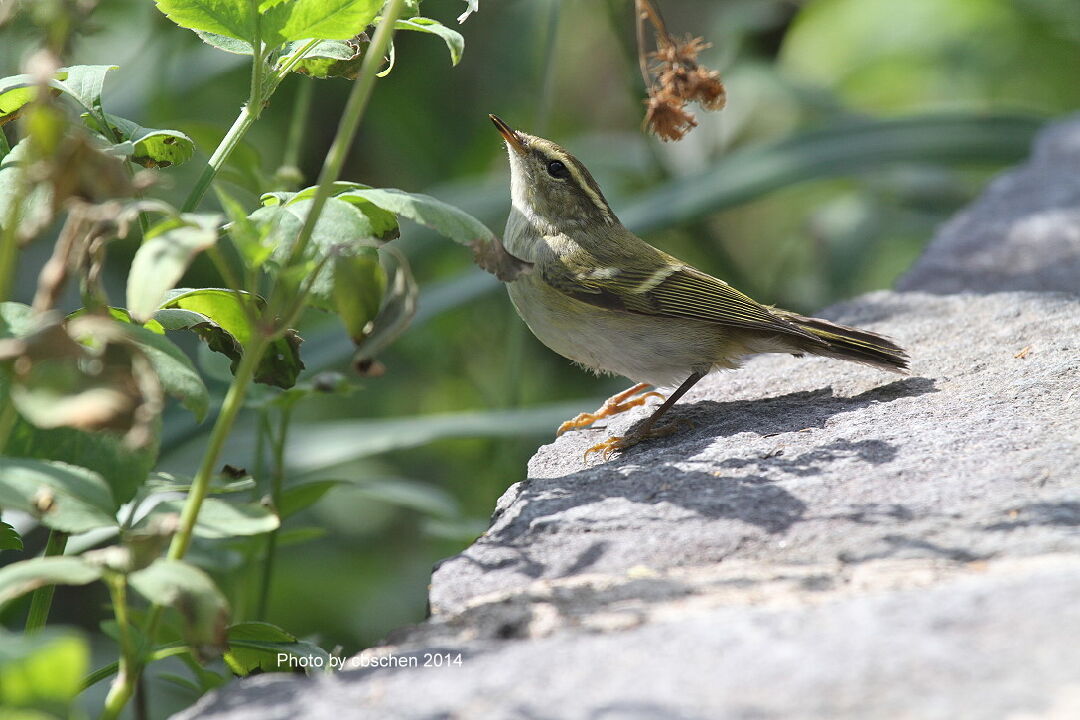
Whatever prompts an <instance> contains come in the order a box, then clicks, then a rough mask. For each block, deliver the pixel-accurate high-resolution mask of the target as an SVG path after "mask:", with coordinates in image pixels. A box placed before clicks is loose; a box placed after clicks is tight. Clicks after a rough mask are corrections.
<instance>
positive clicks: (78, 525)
mask: <svg viewBox="0 0 1080 720" xmlns="http://www.w3.org/2000/svg"><path fill="white" fill-rule="evenodd" d="M0 507H6V508H12V509H15V510H22V511H23V512H27V513H30V514H31V515H33V516H34V517H36V518H38V519H39V520H40V521H41V523H42V524H44V525H46V526H48V527H51V528H54V529H56V530H62V531H64V532H69V533H78V532H86V531H87V530H93V529H94V528H99V527H114V526H115V525H116V508H117V505H116V503H115V502H114V500H113V495H112V493H111V492H110V490H109V486H108V485H107V484H106V482H105V481H104V480H103V479H102V477H101V476H100V475H98V474H97V473H95V472H91V471H90V470H87V469H86V468H81V467H76V466H74V465H67V464H65V463H61V462H47V461H44V460H33V459H24V458H13V457H0Z"/></svg>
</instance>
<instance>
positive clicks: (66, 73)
mask: <svg viewBox="0 0 1080 720" xmlns="http://www.w3.org/2000/svg"><path fill="white" fill-rule="evenodd" d="M116 69H117V66H116V65H72V66H71V67H66V68H61V69H60V71H59V72H57V74H56V76H57V79H55V80H51V81H50V82H49V84H50V85H52V86H53V87H55V88H58V89H59V90H61V91H62V92H64V93H65V94H67V95H68V96H69V97H71V98H72V99H74V100H75V101H76V102H77V103H79V104H80V105H82V106H83V107H84V108H86V109H87V110H89V111H90V112H91V113H100V112H101V90H102V88H103V87H104V86H105V74H106V73H108V72H109V71H110V70H116Z"/></svg>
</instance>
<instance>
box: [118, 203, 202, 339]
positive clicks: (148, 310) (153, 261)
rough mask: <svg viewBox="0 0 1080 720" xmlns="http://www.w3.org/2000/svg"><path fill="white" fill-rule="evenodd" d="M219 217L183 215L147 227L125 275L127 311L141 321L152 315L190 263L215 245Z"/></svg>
mask: <svg viewBox="0 0 1080 720" xmlns="http://www.w3.org/2000/svg"><path fill="white" fill-rule="evenodd" d="M220 225H221V216H220V215H195V214H190V213H185V214H183V215H180V216H179V217H171V218H166V219H165V220H162V221H161V222H159V223H157V224H156V225H154V226H153V227H151V228H150V229H149V230H148V231H147V233H146V236H145V240H144V242H143V244H142V245H141V246H140V247H139V249H138V250H137V251H136V252H135V258H134V259H133V260H132V261H131V271H130V272H129V273H128V285H127V306H128V307H127V309H128V312H130V313H131V316H132V317H133V318H135V319H136V320H138V321H139V322H143V321H145V320H147V319H149V318H150V316H151V315H153V314H154V311H156V310H157V309H158V308H159V307H160V306H161V304H162V302H163V301H164V300H165V297H166V295H167V293H168V292H169V291H170V290H172V289H173V288H174V287H175V286H176V283H177V282H179V280H180V278H181V277H183V275H184V272H185V271H186V270H187V269H188V266H189V265H191V261H192V260H193V259H194V258H195V256H196V255H198V254H199V253H200V252H202V251H203V250H205V249H206V248H208V247H210V246H212V245H213V244H214V243H215V242H217V237H218V227H219V226H220Z"/></svg>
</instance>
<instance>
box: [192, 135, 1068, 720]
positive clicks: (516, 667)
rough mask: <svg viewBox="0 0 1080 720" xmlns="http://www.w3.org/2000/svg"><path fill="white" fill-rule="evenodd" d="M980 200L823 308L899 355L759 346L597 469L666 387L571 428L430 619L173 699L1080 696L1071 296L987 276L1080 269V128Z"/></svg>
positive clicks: (822, 709) (1045, 276)
mask: <svg viewBox="0 0 1080 720" xmlns="http://www.w3.org/2000/svg"><path fill="white" fill-rule="evenodd" d="M1055 159H1056V160H1057V161H1060V162H1062V163H1064V164H1066V165H1068V166H1069V167H1071V170H1069V172H1071V173H1072V175H1071V177H1069V176H1068V175H1069V172H1066V170H1065V169H1064V168H1057V169H1054V168H1055V167H1056V166H1055V165H1054V162H1055ZM1040 168H1041V169H1040ZM1058 170H1060V174H1055V173H1058ZM1040 172H1042V173H1044V175H1043V178H1044V182H1053V183H1055V184H1056V185H1055V188H1043V189H1044V190H1045V191H1046V192H1045V193H1039V192H1037V191H1036V190H1035V189H1034V188H1033V186H1034V185H1036V184H1038V182H1039V179H1038V177H1037V176H1038V174H1039V173H1040ZM1046 178H1050V179H1049V180H1046ZM1057 185H1063V186H1068V188H1071V189H1068V188H1066V189H1062V188H1060V187H1057ZM1070 193H1072V194H1070ZM1048 196H1053V198H1057V199H1053V200H1050V199H1048ZM987 198H989V199H987ZM987 198H984V199H983V200H981V201H979V202H978V203H976V204H975V205H974V206H973V207H972V208H971V209H970V210H969V211H968V212H967V213H965V214H964V215H961V216H960V217H959V218H958V219H957V220H955V221H954V222H953V223H951V224H950V225H949V226H947V227H946V228H945V229H944V230H943V232H942V234H941V235H940V237H939V238H938V240H937V241H936V242H935V243H934V245H933V246H932V247H931V249H930V251H929V252H928V254H927V256H926V258H924V259H923V260H922V261H920V263H919V264H917V266H916V267H915V268H914V269H913V270H912V272H911V273H910V274H909V275H908V276H907V277H906V278H905V280H904V281H903V286H904V288H905V289H906V290H908V292H898V293H894V292H880V293H874V294H872V295H868V296H864V297H862V298H859V299H857V300H854V301H852V302H849V303H846V304H843V305H840V306H836V307H834V308H832V309H831V310H830V311H828V312H827V313H824V314H825V315H827V316H828V317H830V318H833V319H836V320H839V321H841V322H845V323H851V324H856V325H860V326H865V327H868V328H870V329H874V330H878V331H880V332H884V333H886V334H889V335H891V336H892V337H894V338H895V339H896V340H898V341H899V342H900V343H901V344H903V345H904V346H906V347H907V348H909V350H910V351H911V354H912V373H911V375H909V376H892V375H888V374H886V373H882V372H880V371H876V370H873V369H870V368H865V367H862V366H858V365H854V364H850V363H842V362H837V361H828V360H821V359H795V358H790V357H779V356H775V357H763V358H757V359H754V360H752V361H751V362H749V363H747V365H746V367H745V368H744V369H742V370H740V371H738V372H734V373H725V374H722V375H714V376H711V377H709V378H707V379H706V380H704V381H702V382H701V383H699V385H698V386H697V387H695V388H694V389H693V390H692V391H691V392H690V393H688V394H687V396H686V397H685V398H684V399H683V400H682V401H681V402H680V403H679V405H677V406H676V407H675V408H674V409H673V411H672V412H673V417H674V418H679V419H684V420H688V421H690V422H691V423H692V424H693V426H692V429H690V430H688V431H686V432H683V433H681V434H678V435H674V436H671V437H668V438H663V439H659V440H655V441H652V442H650V443H648V444H643V445H641V446H638V447H637V448H634V449H632V450H631V451H630V452H628V453H626V454H625V455H624V456H620V457H616V458H614V459H613V460H611V461H609V462H607V463H601V462H599V461H597V460H593V462H592V463H591V464H589V463H585V462H584V461H583V459H582V453H583V452H584V450H585V449H586V448H588V447H589V446H591V445H593V444H595V443H596V442H598V441H599V440H601V439H602V438H604V437H605V436H606V435H607V434H609V433H616V434H622V433H624V432H625V431H626V430H627V429H628V428H629V427H630V426H632V425H633V424H635V423H637V422H640V421H641V420H642V419H643V418H644V417H645V416H646V415H647V413H648V412H650V410H649V408H638V409H636V410H634V411H631V412H630V413H627V414H625V415H623V416H620V417H618V418H616V419H614V420H613V421H612V422H611V424H610V427H607V428H598V429H594V430H588V431H583V432H576V433H570V434H567V435H564V436H563V437H561V438H559V439H558V441H556V442H555V443H553V444H551V445H547V446H545V447H543V448H541V449H540V451H539V452H538V453H537V455H536V456H535V457H534V458H533V460H532V461H531V462H530V464H529V472H528V479H527V480H525V481H524V482H521V483H517V484H515V485H514V486H513V487H511V488H510V489H509V490H508V491H507V493H506V494H505V495H504V496H503V498H502V499H501V500H500V501H499V503H498V506H497V508H496V511H495V515H494V517H493V521H492V526H491V528H490V529H489V530H488V531H487V532H486V533H485V534H484V536H483V537H481V538H480V539H478V540H477V541H476V543H474V544H473V545H472V546H471V547H470V548H468V549H467V550H465V551H464V552H463V553H461V554H460V555H458V556H456V557H453V558H450V559H448V560H446V561H444V562H443V563H441V564H440V565H439V566H438V568H437V569H436V571H435V573H434V575H433V579H432V586H431V593H430V597H431V606H432V612H433V616H432V618H431V619H429V620H428V621H427V622H425V623H423V624H421V625H418V626H416V627H412V628H404V629H402V630H401V631H399V632H398V633H396V634H395V636H394V637H391V638H389V639H388V641H387V644H386V646H384V647H381V648H373V649H371V650H368V651H365V653H363V654H362V655H361V656H358V657H357V658H354V659H353V660H354V665H365V667H355V668H354V669H349V670H346V671H344V672H341V673H338V674H336V675H328V676H323V677H319V678H316V679H314V680H311V679H302V678H297V677H295V676H287V675H263V676H260V677H257V678H252V679H250V680H247V681H244V682H242V683H239V684H237V685H234V686H232V687H230V688H227V689H225V690H224V691H222V692H217V693H212V694H210V695H208V696H207V697H206V698H204V699H203V701H201V702H200V703H199V704H198V705H197V706H196V707H195V708H192V709H190V710H188V711H187V712H185V713H183V714H182V715H181V716H180V717H184V718H195V717H212V718H228V719H229V720H240V719H242V718H253V719H254V718H260V719H261V718H294V717H335V718H338V719H339V720H346V719H351V718H474V717H476V718H481V717H482V718H596V719H599V718H633V719H637V718H641V719H643V720H644V719H645V718H673V719H677V720H697V719H699V718H701V719H704V718H717V717H731V718H896V717H918V718H957V717H964V718H1011V719H1013V720H1026V719H1028V718H1062V719H1064V718H1076V717H1080V672H1078V671H1077V668H1080V643H1078V642H1076V638H1077V637H1080V603H1078V602H1077V598H1078V597H1080V552H1078V551H1080V352H1078V349H1080V347H1078V345H1080V340H1078V339H1080V295H1076V294H1069V293H1049V292H1043V293H1037V292H999V293H991V292H990V291H991V290H994V289H1000V287H1006V288H1011V289H1032V288H1039V289H1046V288H1058V289H1062V288H1064V289H1069V288H1080V247H1076V246H1074V245H1070V243H1072V242H1073V240H1070V239H1069V238H1071V237H1073V236H1071V235H1069V233H1070V232H1073V230H1075V229H1076V228H1078V227H1080V218H1078V217H1076V216H1074V215H1071V214H1070V213H1076V212H1078V211H1077V210H1075V209H1073V210H1069V209H1067V208H1066V206H1067V205H1068V203H1069V202H1072V203H1073V207H1074V208H1080V122H1077V123H1072V124H1071V125H1068V124H1066V125H1061V126H1058V127H1056V128H1053V129H1051V130H1050V131H1048V132H1047V133H1046V134H1044V136H1043V138H1042V139H1041V140H1040V142H1039V145H1038V149H1037V151H1036V154H1035V157H1034V158H1033V160H1032V161H1031V163H1030V164H1029V165H1028V166H1025V167H1024V168H1021V169H1020V170H1018V171H1014V172H1013V173H1011V174H1009V175H1006V176H1004V177H1003V178H1001V179H999V180H998V181H997V182H996V183H995V184H994V185H993V186H992V188H991V189H990V190H989V192H988V196H987ZM995 198H996V199H995ZM1070 198H1071V200H1070ZM1014 199H1015V200H1016V202H1015V203H1012V200H1014ZM1021 200H1024V202H1021ZM1003 203H1004V204H1005V205H1007V206H1008V207H1005V208H1003ZM1010 203H1012V204H1010ZM1055 203H1057V204H1055ZM1054 208H1058V209H1056V210H1055V209H1054ZM1046 213H1050V215H1046ZM1032 217H1040V218H1050V219H1043V220H1039V221H1038V222H1037V223H1035V224H1039V223H1046V228H1047V232H1046V233H1042V234H1039V233H1035V234H1031V233H1028V234H1024V233H1022V232H1020V231H1018V230H1016V229H1015V228H1017V227H1028V228H1029V227H1030V224H1026V223H1029V221H1026V220H1024V218H1032ZM1030 222H1035V221H1030ZM1069 223H1073V225H1072V226H1071V227H1073V230H1070V229H1069ZM969 238H970V243H969ZM1018 238H1019V240H1018ZM1047 238H1049V239H1047ZM1053 238H1058V239H1062V238H1064V244H1063V245H1059V244H1056V242H1057V241H1056V240H1053ZM1014 241H1015V243H1016V244H1014ZM1032 243H1037V246H1033V245H1032ZM1044 244H1045V245H1046V255H1047V257H1042V256H1041V255H1040V253H1041V252H1042V251H1041V248H1043V245H1044ZM1070 248H1071V250H1070ZM1059 249H1060V250H1061V251H1062V253H1064V254H1063V255H1054V253H1057V252H1058V250H1059ZM1021 250H1023V251H1024V252H1027V253H1029V254H1032V255H1033V256H1034V257H1033V259H1031V262H1028V263H1027V264H1026V265H1024V264H1023V263H1019V261H1018V260H1017V258H1019V257H1022V256H1023V252H1021ZM1069 252H1072V255H1069V254H1068V253H1069ZM966 256H970V257H971V258H974V260H973V262H976V265H977V270H976V271H972V272H969V271H968V267H967V265H961V264H960V263H962V262H966ZM1049 256H1053V258H1056V259H1054V261H1053V262H1049V261H1046V262H1044V260H1048V258H1049ZM1025 257H1026V256H1025ZM950 263H956V265H955V266H954V265H951V264H950ZM1025 268H1026V269H1025ZM979 278H983V280H980V279H979ZM954 289H963V290H970V291H972V293H970V294H960V295H945V294H941V293H946V292H950V291H951V290H954ZM916 290H925V291H928V292H917V291H916ZM447 657H449V658H450V660H451V661H452V662H451V664H445V659H446V658H447ZM458 657H460V664H458V663H457V662H453V661H456V660H457V658H458ZM435 658H441V659H443V662H444V664H443V666H441V667H423V665H424V662H425V660H429V661H431V662H434V661H435ZM413 662H415V663H417V664H418V665H419V667H409V664H411V663H413Z"/></svg>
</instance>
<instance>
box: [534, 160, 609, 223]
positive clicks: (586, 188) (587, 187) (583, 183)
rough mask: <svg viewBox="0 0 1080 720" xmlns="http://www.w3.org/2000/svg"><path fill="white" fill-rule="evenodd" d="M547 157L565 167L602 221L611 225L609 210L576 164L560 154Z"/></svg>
mask: <svg viewBox="0 0 1080 720" xmlns="http://www.w3.org/2000/svg"><path fill="white" fill-rule="evenodd" d="M552 156H553V157H552ZM548 157H550V158H551V159H553V160H558V161H559V162H561V163H562V164H563V165H565V166H566V169H567V170H569V171H570V176H571V177H572V178H573V179H574V182H575V183H577V186H578V187H579V188H581V190H582V191H583V192H584V193H585V194H586V195H588V196H589V200H591V201H592V204H593V205H595V206H596V209H597V210H599V211H600V213H601V214H602V215H603V216H604V219H605V220H607V221H608V224H611V223H612V222H613V221H614V219H613V217H612V214H611V208H610V207H608V204H607V203H606V202H604V198H603V197H602V196H601V195H600V193H598V192H597V191H596V190H595V189H594V188H593V187H592V185H591V184H590V183H589V182H588V180H586V178H585V176H584V175H582V174H581V170H580V169H579V168H578V163H577V162H576V161H575V160H574V159H573V158H571V157H570V156H569V155H564V154H563V153H560V152H552V153H551V155H549V156H548Z"/></svg>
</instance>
